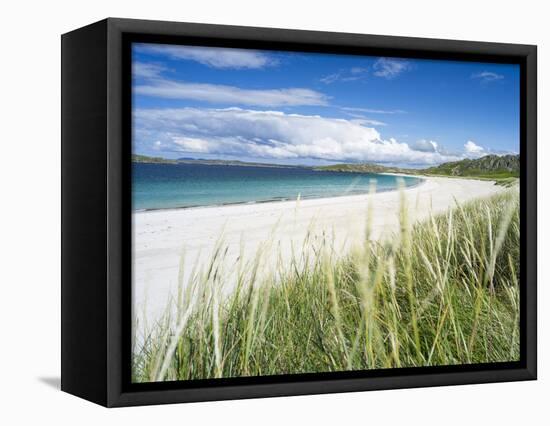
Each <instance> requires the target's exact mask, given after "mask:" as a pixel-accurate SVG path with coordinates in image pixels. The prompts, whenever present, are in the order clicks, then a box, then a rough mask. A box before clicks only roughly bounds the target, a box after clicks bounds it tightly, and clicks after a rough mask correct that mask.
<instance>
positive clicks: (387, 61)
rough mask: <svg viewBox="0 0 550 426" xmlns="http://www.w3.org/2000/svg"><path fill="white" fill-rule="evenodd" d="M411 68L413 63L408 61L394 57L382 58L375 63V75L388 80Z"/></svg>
mask: <svg viewBox="0 0 550 426" xmlns="http://www.w3.org/2000/svg"><path fill="white" fill-rule="evenodd" d="M410 68H411V65H410V63H409V62H408V61H405V60H403V59H394V58H380V59H378V60H377V61H376V62H375V63H374V65H373V69H374V75H375V76H377V77H383V78H386V79H388V80H390V79H392V78H395V77H397V76H398V75H399V74H401V73H403V72H405V71H408V70H409V69H410Z"/></svg>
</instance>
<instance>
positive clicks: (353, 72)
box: [319, 67, 368, 84]
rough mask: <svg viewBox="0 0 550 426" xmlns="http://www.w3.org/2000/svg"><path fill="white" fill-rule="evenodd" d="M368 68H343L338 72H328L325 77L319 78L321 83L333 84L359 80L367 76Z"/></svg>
mask: <svg viewBox="0 0 550 426" xmlns="http://www.w3.org/2000/svg"><path fill="white" fill-rule="evenodd" d="M367 72H368V68H363V67H352V68H350V69H349V70H345V69H341V70H340V71H338V72H335V73H332V74H328V75H326V76H325V77H323V78H321V79H319V81H320V82H321V83H325V84H332V83H335V82H337V81H343V82H348V81H357V80H361V79H363V78H365V77H366V74H367Z"/></svg>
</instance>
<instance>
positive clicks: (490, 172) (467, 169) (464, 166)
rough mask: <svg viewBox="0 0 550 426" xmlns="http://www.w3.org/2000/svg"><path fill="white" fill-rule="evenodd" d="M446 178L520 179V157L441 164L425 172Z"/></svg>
mask: <svg viewBox="0 0 550 426" xmlns="http://www.w3.org/2000/svg"><path fill="white" fill-rule="evenodd" d="M423 173H426V174H437V175H446V176H478V177H519V155H502V156H498V155H486V156H485V157H481V158H477V159H475V160H461V161H455V162H452V163H444V164H440V165H439V166H437V167H430V168H428V169H425V170H423Z"/></svg>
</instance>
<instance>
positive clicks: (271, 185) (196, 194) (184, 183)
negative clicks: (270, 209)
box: [132, 163, 421, 210]
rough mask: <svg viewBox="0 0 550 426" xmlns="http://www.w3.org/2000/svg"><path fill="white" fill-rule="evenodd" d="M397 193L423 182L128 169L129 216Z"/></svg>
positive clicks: (210, 169)
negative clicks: (373, 186) (400, 188)
mask: <svg viewBox="0 0 550 426" xmlns="http://www.w3.org/2000/svg"><path fill="white" fill-rule="evenodd" d="M373 179H374V180H376V190H377V191H391V190H395V189H397V186H398V182H399V179H402V180H403V182H404V184H405V185H406V186H414V185H417V184H418V183H420V182H421V179H419V178H415V177H405V178H397V177H396V176H390V175H380V174H371V173H364V174H363V173H335V172H321V171H316V170H312V169H309V168H305V167H304V168H301V167H288V168H286V167H280V168H279V167H252V166H228V165H227V166H226V165H204V164H147V163H133V165H132V203H133V206H132V208H133V210H150V209H166V208H182V207H198V206H212V205H225V204H239V203H253V202H267V201H276V200H295V199H296V198H297V197H298V195H299V196H300V197H301V198H302V199H305V198H323V197H336V196H341V195H351V194H361V193H367V192H368V191H369V184H370V182H371V180H373Z"/></svg>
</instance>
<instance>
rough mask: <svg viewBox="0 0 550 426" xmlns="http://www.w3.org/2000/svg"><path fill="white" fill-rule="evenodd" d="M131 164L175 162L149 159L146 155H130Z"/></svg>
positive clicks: (158, 158)
mask: <svg viewBox="0 0 550 426" xmlns="http://www.w3.org/2000/svg"><path fill="white" fill-rule="evenodd" d="M132 163H157V164H176V163H177V161H176V160H170V159H168V158H162V157H149V156H147V155H139V154H132Z"/></svg>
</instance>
